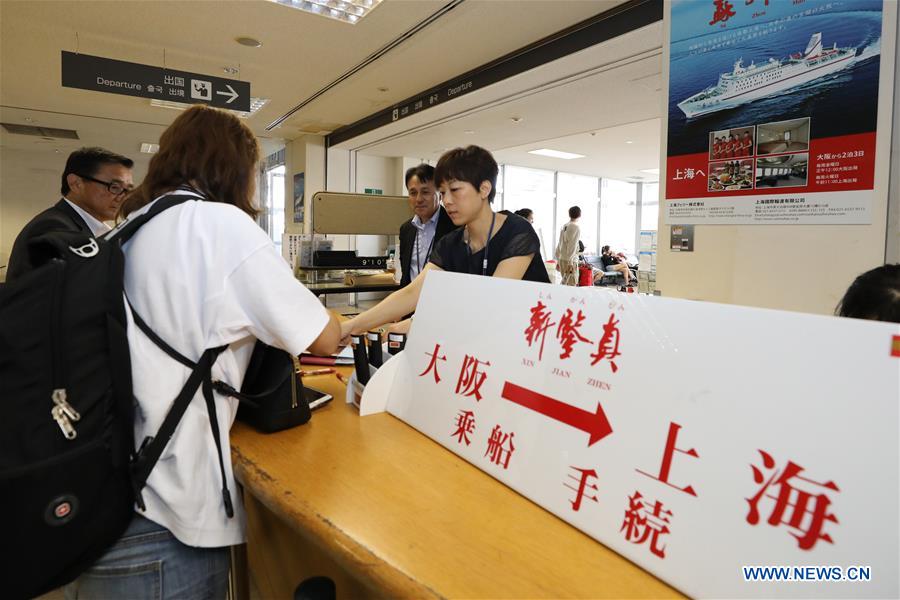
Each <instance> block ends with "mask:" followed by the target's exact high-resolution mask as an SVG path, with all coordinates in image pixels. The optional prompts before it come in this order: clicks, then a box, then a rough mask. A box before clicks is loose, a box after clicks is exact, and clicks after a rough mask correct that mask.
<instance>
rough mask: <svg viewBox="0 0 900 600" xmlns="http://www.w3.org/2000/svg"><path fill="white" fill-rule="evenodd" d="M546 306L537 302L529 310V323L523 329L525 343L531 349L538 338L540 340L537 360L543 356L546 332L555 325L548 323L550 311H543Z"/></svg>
mask: <svg viewBox="0 0 900 600" xmlns="http://www.w3.org/2000/svg"><path fill="white" fill-rule="evenodd" d="M546 308H547V306H546V305H545V304H544V303H543V302H541V301H540V300H538V303H537V304H536V305H535V306H533V307H532V308H531V309H530V310H531V321H530V322H529V324H528V327H527V328H526V329H525V341H527V342H528V346H529V347H531V345H532V344H534V343H535V342H536V341H538V338H540V342H541V345H540V349H539V350H538V360H540V359H541V358H542V357H543V356H544V338H546V337H547V330H548V329H550V328H551V327H553V326H554V325H556V323H555V322H554V323H551V322H550V311H545V310H544V309H546Z"/></svg>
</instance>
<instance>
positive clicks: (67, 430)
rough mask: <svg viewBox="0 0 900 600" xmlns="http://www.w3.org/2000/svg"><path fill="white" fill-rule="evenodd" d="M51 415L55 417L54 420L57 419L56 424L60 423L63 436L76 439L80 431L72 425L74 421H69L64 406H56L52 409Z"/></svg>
mask: <svg viewBox="0 0 900 600" xmlns="http://www.w3.org/2000/svg"><path fill="white" fill-rule="evenodd" d="M50 415H51V416H52V417H53V420H54V421H56V424H57V425H59V429H60V431H62V433H63V436H65V438H66V439H67V440H74V439H75V436H77V435H78V432H77V431H75V428H74V427H72V422H71V421H69V417H68V416H66V413H65V411H63V409H62V407H61V406H54V407H53V408H52V409H51V410H50Z"/></svg>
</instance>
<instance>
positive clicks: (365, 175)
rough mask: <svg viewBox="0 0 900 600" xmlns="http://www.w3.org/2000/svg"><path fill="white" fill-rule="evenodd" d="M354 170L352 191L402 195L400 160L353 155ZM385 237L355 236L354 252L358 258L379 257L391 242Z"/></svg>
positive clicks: (401, 161)
mask: <svg viewBox="0 0 900 600" xmlns="http://www.w3.org/2000/svg"><path fill="white" fill-rule="evenodd" d="M353 156H354V157H355V163H356V169H355V176H354V187H353V190H352V191H354V192H356V193H359V194H361V193H363V192H364V191H365V189H366V188H375V189H379V190H382V191H383V192H384V195H385V196H398V195H404V194H405V192H406V188H405V187H404V186H403V185H402V181H403V176H402V174H401V175H400V176H398V175H397V173H398V172H400V171H402V168H403V159H402V158H386V157H383V156H368V155H366V154H359V153H354V155H353ZM398 234H399V232H398ZM388 237H389V236H385V235H358V236H356V250H357V253H358V254H359V255H360V256H379V255H382V254H383V253H385V252H387V250H388V245H389V244H391V243H392V242H391V241H390V240H389V239H388Z"/></svg>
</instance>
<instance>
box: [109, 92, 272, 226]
mask: <svg viewBox="0 0 900 600" xmlns="http://www.w3.org/2000/svg"><path fill="white" fill-rule="evenodd" d="M257 162H259V146H258V145H257V143H256V137H255V136H254V135H253V132H252V131H250V128H249V127H247V126H246V125H245V124H244V123H242V122H241V121H240V119H238V118H237V117H235V116H234V115H232V114H230V113H228V112H225V111H223V110H218V109H215V108H210V107H208V106H205V105H197V106H193V107H191V108H189V109H188V110H186V111H184V112H183V113H181V114H180V115H179V116H178V118H177V119H175V121H174V122H173V123H172V124H171V125H169V127H168V129H166V130H165V131H164V132H163V134H162V135H161V136H160V138H159V152H158V153H157V154H155V155H154V156H153V158H151V159H150V168H149V169H148V171H147V176H146V177H145V178H144V181H143V182H142V183H141V185H140V186H138V187H137V188H135V190H134V191H133V192H131V193H130V194H129V195H128V197H127V198H126V199H125V201H124V202H123V203H122V206H121V208H120V209H119V214H120V215H121V216H126V217H127V216H128V215H129V214H130V213H132V212H134V211H136V210H137V209H139V208H141V207H142V206H145V205H147V204H149V203H150V202H151V201H153V199H155V198H157V197H159V196H160V195H162V194H164V193H166V192H169V191H171V190H174V189H176V188H178V187H179V186H182V185H185V184H187V185H190V186H191V187H193V188H194V189H196V190H197V191H198V192H200V193H202V194H203V195H204V196H206V199H207V200H209V201H212V202H222V203H225V204H233V205H234V206H237V207H238V208H240V209H241V210H242V211H244V212H245V213H247V214H248V215H250V216H251V217H255V216H256V215H257V213H258V212H259V211H258V210H257V208H256V207H255V206H253V198H252V196H253V186H254V185H255V181H256V163H257Z"/></svg>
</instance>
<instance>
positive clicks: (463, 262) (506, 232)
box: [428, 210, 550, 283]
mask: <svg viewBox="0 0 900 600" xmlns="http://www.w3.org/2000/svg"><path fill="white" fill-rule="evenodd" d="M500 212H501V213H502V214H503V215H506V221H504V222H503V225H501V226H500V229H497V230H496V231H494V234H493V235H492V236H491V241H490V242H489V243H488V244H489V246H488V248H489V252H488V266H487V275H493V274H494V271H496V270H497V265H499V264H500V263H501V262H502V261H504V260H506V259H507V258H512V257H514V256H527V255H529V254H532V255H533V256H532V257H531V264H529V265H528V269H526V270H525V274H524V275H522V279H523V280H525V281H540V282H543V283H550V278H549V276H548V275H547V269H546V267H544V263H543V261H542V260H541V240H540V238H538V236H537V233H535V231H534V228H533V227H532V226H531V223H529V222H528V221H527V220H525V219H524V218H522V217H520V216H519V215H515V214H513V213H511V212H509V211H507V210H503V211H500ZM464 233H465V227H460V228H459V229H455V230H454V231H452V232H450V233H448V234H447V235H445V236H444V237H442V238H441V239H440V241H438V243H437V244H436V245H435V247H434V250H433V251H432V253H431V257H430V258H429V259H428V260H429V262H431V263H434V265H435V266H438V267H440V268H442V269H443V270H445V271H452V272H453V273H470V274H472V275H481V267H482V261H483V260H484V248H482V249H481V250H479V251H478V252H476V253H475V254H471V253H470V252H469V246H468V245H467V244H466V243H465V241H463V239H464V238H463V234H464Z"/></svg>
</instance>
